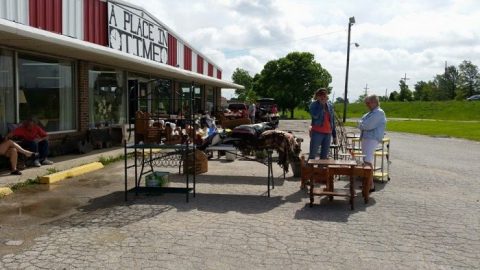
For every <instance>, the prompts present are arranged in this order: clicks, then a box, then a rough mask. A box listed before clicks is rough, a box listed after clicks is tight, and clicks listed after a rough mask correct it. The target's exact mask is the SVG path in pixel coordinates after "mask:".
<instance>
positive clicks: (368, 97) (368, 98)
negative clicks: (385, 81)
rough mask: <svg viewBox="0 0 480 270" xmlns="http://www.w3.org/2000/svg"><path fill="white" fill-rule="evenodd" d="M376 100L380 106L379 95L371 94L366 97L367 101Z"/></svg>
mask: <svg viewBox="0 0 480 270" xmlns="http://www.w3.org/2000/svg"><path fill="white" fill-rule="evenodd" d="M367 101H368V102H375V103H377V105H378V106H380V99H378V96H377V95H370V96H366V97H365V102H367Z"/></svg>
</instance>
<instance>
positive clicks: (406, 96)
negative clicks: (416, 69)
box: [398, 80, 413, 101]
mask: <svg viewBox="0 0 480 270" xmlns="http://www.w3.org/2000/svg"><path fill="white" fill-rule="evenodd" d="M399 85H400V93H399V95H398V101H412V100H413V97H412V96H413V95H412V91H410V89H409V88H408V85H407V84H406V83H405V80H400V84H399Z"/></svg>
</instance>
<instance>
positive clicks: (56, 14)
mask: <svg viewBox="0 0 480 270" xmlns="http://www.w3.org/2000/svg"><path fill="white" fill-rule="evenodd" d="M29 19H30V21H29V23H30V26H33V27H36V28H40V29H44V30H47V31H50V32H55V33H59V34H61V33H62V0H30V1H29Z"/></svg>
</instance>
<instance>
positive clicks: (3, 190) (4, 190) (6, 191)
mask: <svg viewBox="0 0 480 270" xmlns="http://www.w3.org/2000/svg"><path fill="white" fill-rule="evenodd" d="M12 193H13V191H12V189H11V188H9V187H0V198H1V197H3V196H8V195H10V194H12Z"/></svg>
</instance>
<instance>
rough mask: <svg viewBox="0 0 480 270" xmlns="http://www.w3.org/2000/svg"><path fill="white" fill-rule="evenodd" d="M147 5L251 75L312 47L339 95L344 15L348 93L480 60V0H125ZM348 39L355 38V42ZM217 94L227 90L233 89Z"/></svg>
mask: <svg viewBox="0 0 480 270" xmlns="http://www.w3.org/2000/svg"><path fill="white" fill-rule="evenodd" d="M127 2H131V3H134V4H136V5H138V6H141V7H143V8H144V9H146V10H148V11H149V12H150V13H151V14H153V15H154V16H155V17H157V18H158V19H159V20H160V21H162V22H163V23H164V24H166V25H167V26H168V27H169V28H171V29H172V30H173V31H175V32H176V33H177V34H179V35H180V36H181V37H182V38H183V39H184V40H186V41H187V42H188V43H190V44H191V45H192V46H193V47H194V48H196V49H197V50H199V51H200V52H202V53H203V54H205V55H206V56H207V57H208V58H210V59H211V60H212V61H213V62H214V63H216V64H217V65H219V66H220V67H221V68H222V69H223V74H222V75H223V79H225V80H229V81H231V75H232V72H233V71H234V70H235V69H236V68H237V67H239V68H243V69H246V70H247V71H248V72H249V73H250V75H252V77H253V76H254V75H255V74H256V73H259V72H260V71H261V70H262V69H263V66H264V65H265V64H266V63H267V62H268V61H270V60H275V59H278V58H281V57H284V56H286V55H287V54H288V53H289V52H292V51H305V52H311V53H313V54H314V55H315V60H316V61H317V62H318V63H320V64H321V65H322V67H323V68H325V69H327V70H328V72H329V73H330V74H331V75H332V83H331V85H330V86H331V87H332V89H333V90H332V94H331V96H330V97H331V98H336V97H339V96H341V97H343V95H344V91H345V71H346V58H347V44H348V42H347V36H348V30H347V29H348V19H349V17H352V16H354V17H355V21H356V23H355V24H354V25H353V26H352V29H351V43H352V45H351V48H350V71H349V84H348V93H349V95H348V98H349V99H350V100H352V101H354V100H356V99H357V98H358V96H359V95H361V94H363V93H364V92H365V87H366V86H367V88H368V89H367V92H368V94H377V95H385V93H387V94H389V93H390V92H392V91H394V90H398V89H399V86H398V84H399V81H400V79H401V78H402V77H404V76H405V74H406V78H407V84H408V85H409V86H410V89H413V87H414V85H415V83H416V82H418V81H421V80H423V81H428V80H431V79H433V77H434V76H435V75H436V74H441V73H443V70H444V67H445V62H447V63H448V65H455V66H458V65H459V64H460V63H461V62H462V61H463V60H468V61H471V62H472V63H474V64H476V65H477V66H480V1H476V0H458V1H447V0H425V1H418V0H415V1H409V0H406V1H393V0H392V1H380V0H378V1H374V0H362V1H353V0H352V1H326V0H176V1H171V0H135V1H133V0H127ZM353 43H358V44H359V45H360V46H359V47H356V46H354V44H353ZM222 95H224V96H227V97H231V96H232V95H233V91H231V90H225V91H223V92H222Z"/></svg>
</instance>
